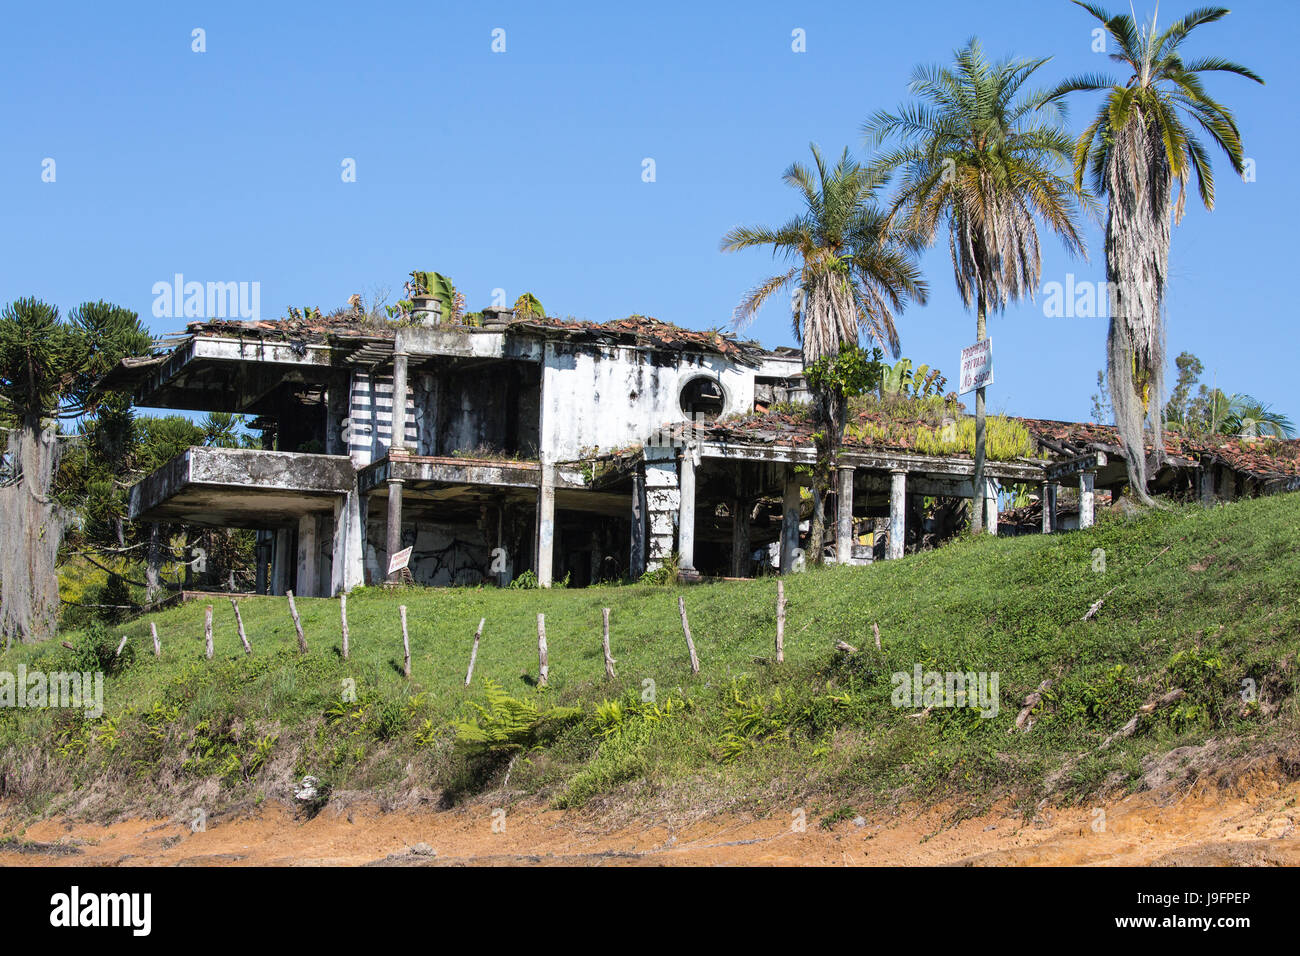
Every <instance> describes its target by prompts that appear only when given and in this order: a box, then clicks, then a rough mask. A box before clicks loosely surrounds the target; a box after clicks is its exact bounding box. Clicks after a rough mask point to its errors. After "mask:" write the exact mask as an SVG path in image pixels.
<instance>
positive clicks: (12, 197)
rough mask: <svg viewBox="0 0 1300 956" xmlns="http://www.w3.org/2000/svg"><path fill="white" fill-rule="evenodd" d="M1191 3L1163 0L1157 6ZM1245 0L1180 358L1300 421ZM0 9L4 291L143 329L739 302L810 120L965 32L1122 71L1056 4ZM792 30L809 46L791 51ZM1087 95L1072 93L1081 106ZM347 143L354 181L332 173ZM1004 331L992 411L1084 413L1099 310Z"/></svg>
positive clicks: (936, 353)
mask: <svg viewBox="0 0 1300 956" xmlns="http://www.w3.org/2000/svg"><path fill="white" fill-rule="evenodd" d="M1104 5H1107V6H1109V7H1111V8H1114V9H1119V8H1120V7H1121V6H1122V7H1123V8H1124V9H1127V7H1128V2H1127V0H1123V2H1122V3H1121V2H1120V0H1105V2H1104ZM1151 5H1152V4H1151V3H1150V0H1143V3H1142V6H1143V7H1146V8H1147V9H1150V7H1151ZM1195 5H1199V4H1195V3H1188V2H1171V0H1165V2H1163V3H1162V4H1161V6H1160V17H1161V21H1162V22H1169V21H1170V20H1172V18H1173V17H1174V16H1176V15H1181V14H1182V13H1184V12H1186V11H1187V10H1188V9H1190V8H1191V7H1192V6H1195ZM1233 6H1234V10H1233V13H1232V14H1231V15H1230V16H1229V17H1228V18H1227V19H1226V20H1224V21H1222V22H1220V23H1217V24H1211V25H1209V26H1206V27H1202V28H1199V29H1198V30H1197V31H1196V33H1195V34H1194V35H1193V37H1192V38H1191V39H1190V40H1189V41H1188V44H1187V46H1186V49H1188V50H1190V51H1193V52H1195V53H1197V54H1217V55H1222V56H1225V57H1228V58H1230V59H1235V60H1239V61H1240V62H1243V63H1245V64H1246V65H1248V66H1250V67H1252V68H1253V69H1255V70H1256V71H1257V72H1259V73H1260V74H1262V75H1263V76H1264V78H1265V79H1266V80H1267V81H1268V85H1267V86H1265V87H1259V86H1257V85H1256V84H1253V83H1250V82H1248V81H1246V80H1243V79H1240V78H1238V77H1233V76H1230V75H1227V74H1222V75H1216V76H1213V77H1211V79H1210V81H1209V82H1210V86H1211V90H1212V92H1213V93H1214V94H1217V95H1218V96H1219V98H1221V99H1222V100H1223V101H1224V102H1226V103H1227V104H1229V105H1230V106H1231V107H1233V108H1234V109H1235V111H1236V113H1237V117H1238V120H1239V122H1240V125H1241V128H1242V130H1243V135H1244V140H1245V146H1246V154H1247V155H1248V156H1250V157H1251V158H1253V159H1254V160H1255V161H1256V169H1257V180H1256V181H1255V182H1253V183H1249V184H1246V183H1243V182H1242V181H1241V180H1240V178H1238V177H1236V176H1234V175H1233V173H1232V170H1231V168H1230V167H1229V166H1228V165H1227V163H1226V162H1225V161H1223V160H1221V159H1219V158H1218V157H1217V156H1216V160H1215V169H1216V174H1217V180H1218V187H1219V188H1218V206H1217V208H1216V210H1215V211H1214V213H1213V214H1209V215H1207V214H1206V213H1205V212H1204V211H1203V210H1201V209H1200V207H1199V206H1197V205H1192V204H1189V212H1188V215H1187V217H1186V219H1185V220H1184V221H1183V224H1182V225H1181V226H1180V227H1178V228H1177V229H1176V230H1175V235H1174V240H1173V255H1172V261H1171V276H1172V278H1171V284H1170V295H1169V327H1170V334H1169V348H1170V356H1171V359H1172V356H1173V355H1176V354H1177V353H1178V352H1179V351H1181V350H1184V349H1188V350H1191V351H1193V352H1195V353H1196V354H1197V355H1199V356H1200V357H1201V359H1202V360H1203V361H1204V362H1205V365H1206V369H1207V373H1206V378H1207V379H1209V378H1210V376H1211V374H1212V373H1217V381H1218V383H1219V384H1220V386H1222V387H1225V388H1226V389H1227V390H1230V391H1233V390H1239V391H1249V392H1252V393H1254V394H1255V395H1256V396H1257V397H1259V398H1262V399H1264V400H1266V401H1268V402H1271V403H1274V404H1275V405H1277V406H1279V407H1280V408H1282V409H1283V410H1284V411H1288V412H1290V414H1291V415H1292V416H1297V415H1300V389H1297V385H1296V382H1297V374H1296V370H1295V365H1296V359H1297V357H1298V356H1297V352H1298V351H1300V350H1297V349H1296V347H1295V345H1294V342H1295V332H1294V325H1293V323H1294V321H1295V312H1296V309H1295V304H1294V300H1293V299H1292V297H1291V293H1292V291H1293V289H1294V287H1293V284H1292V283H1293V282H1294V281H1295V274H1296V265H1295V248H1296V242H1295V239H1294V234H1293V233H1292V232H1291V229H1290V227H1289V226H1288V225H1287V224H1290V225H1292V226H1293V225H1294V224H1295V222H1296V220H1297V212H1298V211H1300V210H1298V209H1297V206H1298V205H1300V203H1298V201H1297V200H1298V199H1300V177H1297V175H1296V165H1295V157H1296V156H1297V155H1300V134H1298V133H1297V123H1296V105H1295V104H1296V103H1297V101H1298V100H1300V90H1297V83H1296V79H1295V77H1296V70H1295V65H1294V59H1293V55H1292V54H1293V51H1294V48H1295V38H1296V36H1297V34H1298V33H1300V29H1298V28H1300V3H1295V2H1293V0H1241V2H1238V3H1236V4H1234V5H1233ZM1141 12H1142V11H1141V8H1139V13H1141ZM0 16H2V17H3V20H2V22H0V77H2V79H3V85H2V87H0V120H2V121H3V130H4V147H3V149H2V150H0V224H2V226H3V228H2V229H0V300H4V301H8V300H10V299H13V298H15V297H18V296H23V295H35V296H39V297H41V298H45V299H47V300H50V301H53V302H55V303H57V304H58V305H59V306H60V307H61V308H62V309H64V310H65V311H66V310H67V309H69V308H71V307H73V306H74V305H76V304H77V303H79V302H81V301H83V300H86V299H98V298H104V299H108V300H110V301H113V302H117V303H119V304H122V305H126V306H129V307H130V308H133V309H136V310H137V311H139V312H140V313H141V314H142V315H144V316H147V317H149V318H150V321H151V323H152V325H153V327H154V328H155V330H156V331H158V332H163V331H169V330H172V329H178V328H180V327H182V326H183V323H184V320H182V319H177V320H153V319H152V317H151V306H152V303H153V294H152V291H151V290H152V287H153V284H154V283H155V282H158V281H169V280H170V279H171V277H172V275H173V274H174V273H177V272H180V273H183V274H184V275H185V277H186V278H187V279H189V280H198V281H205V282H206V281H250V282H251V281H257V282H260V283H261V290H262V315H263V317H265V318H270V317H275V316H278V315H282V314H284V310H285V308H286V307H287V306H289V305H299V306H301V305H318V306H319V307H321V308H322V309H325V310H328V309H329V308H332V307H335V306H339V305H342V304H344V303H345V301H346V299H347V297H348V296H349V295H350V294H351V293H353V292H361V293H363V294H366V293H369V292H370V291H371V290H372V289H373V288H374V287H376V286H388V287H390V288H391V289H392V291H393V292H394V293H398V292H400V289H401V285H402V282H403V281H404V279H405V276H406V273H407V272H409V271H410V270H411V269H414V268H419V269H434V270H437V271H440V272H444V273H447V274H448V275H450V276H451V277H452V278H453V279H454V280H455V282H456V284H457V286H458V287H459V288H460V289H461V290H462V291H464V292H465V293H466V295H467V298H468V301H469V306H470V308H472V309H473V308H481V307H482V306H484V305H488V304H490V299H491V296H492V290H493V289H495V288H498V287H499V288H503V289H504V290H505V291H506V294H507V296H508V299H509V301H511V302H513V301H514V298H515V297H516V296H517V295H518V294H519V293H521V292H523V291H531V292H533V293H535V294H536V295H537V296H538V297H539V298H540V299H541V301H542V302H543V303H545V305H546V306H547V309H548V311H549V312H551V313H552V314H556V315H562V316H564V315H572V316H577V317H581V318H586V319H592V320H600V321H603V320H606V319H610V318H618V317H621V316H625V315H628V314H629V313H632V312H640V313H644V314H649V315H655V316H658V317H660V318H663V319H667V320H669V321H673V322H676V323H679V324H682V325H686V326H692V327H696V328H706V327H713V326H719V325H723V324H725V323H726V322H728V321H729V318H730V314H731V310H732V308H733V307H734V306H735V304H736V302H737V301H738V299H739V298H740V296H741V295H742V293H743V292H744V291H745V290H746V289H748V288H749V287H750V286H751V285H753V284H754V283H755V282H756V281H757V280H759V279H760V278H762V277H764V276H765V275H768V274H770V270H771V268H772V263H771V259H770V257H768V256H767V255H765V254H764V253H761V252H749V253H739V254H732V255H723V254H722V253H720V252H719V251H718V240H719V238H720V237H721V236H722V234H723V233H724V232H725V231H726V230H727V229H729V228H730V227H732V226H734V225H736V224H738V223H777V222H780V221H782V220H784V219H785V218H787V217H788V216H789V215H791V214H792V213H793V212H795V211H796V209H797V203H796V197H795V195H794V193H793V192H792V191H791V190H789V189H788V187H786V186H784V185H783V184H782V183H781V181H780V175H781V173H782V171H783V170H784V169H785V167H786V166H787V165H788V164H789V163H790V162H791V161H792V160H795V159H804V158H806V157H807V155H808V143H809V142H810V141H816V142H817V143H819V144H820V145H821V146H822V148H823V149H824V150H825V151H827V152H838V151H839V150H840V149H841V148H842V147H844V146H846V145H847V146H850V147H851V148H852V149H853V151H854V152H855V153H856V154H858V155H860V156H864V155H865V150H864V147H863V144H862V141H861V134H860V127H861V124H862V122H863V121H864V120H865V119H866V118H867V116H868V115H869V114H870V113H871V112H872V111H873V110H875V109H877V108H880V107H890V108H892V107H894V106H896V105H897V104H898V103H899V102H901V101H902V100H903V99H905V97H906V89H905V87H906V83H907V80H908V77H909V75H910V72H911V70H912V67H913V66H914V65H915V64H917V63H921V62H927V63H929V62H937V61H941V60H946V59H948V58H949V56H950V54H951V51H952V50H953V49H954V48H956V47H957V46H959V45H961V44H962V43H963V42H964V41H965V40H966V39H967V38H968V37H969V36H971V35H978V36H980V37H981V39H982V40H983V41H984V44H985V47H986V49H987V50H988V51H989V52H990V54H993V55H995V56H1002V55H1006V54H1015V55H1035V56H1045V55H1051V56H1054V58H1055V59H1054V60H1053V61H1052V63H1050V64H1049V65H1048V66H1047V67H1046V68H1045V69H1044V70H1043V71H1042V75H1043V76H1044V80H1045V81H1050V82H1055V81H1056V80H1057V79H1058V78H1060V77H1063V76H1065V75H1068V74H1072V73H1076V72H1080V71H1095V70H1098V69H1105V68H1108V66H1109V63H1108V61H1106V60H1105V58H1104V56H1102V55H1101V54H1096V53H1093V52H1092V51H1091V49H1090V47H1091V42H1092V36H1091V30H1092V28H1093V27H1094V26H1095V25H1096V24H1095V22H1094V21H1093V20H1092V19H1091V18H1090V17H1088V15H1087V14H1086V13H1084V12H1083V11H1082V10H1080V9H1078V8H1077V7H1074V6H1073V5H1071V4H1069V3H1067V2H1066V0H982V2H979V3H972V2H969V0H927V2H924V3H899V2H888V3H877V2H862V0H858V2H850V3H824V4H818V5H817V6H816V7H815V8H809V7H806V6H804V5H801V4H790V3H781V4H774V3H730V4H715V3H698V2H697V3H673V2H656V3H652V4H609V3H600V4H595V3H593V4H571V5H561V4H554V5H552V4H546V5H542V4H537V3H510V4H500V3H499V4H438V3H430V2H421V3H391V4H377V3H376V4H365V3H356V2H315V3H310V4H307V3H302V4H277V3H267V2H259V3H247V2H222V3H183V4H182V3H175V2H170V3H135V4H108V3H103V2H95V3H78V4H63V3H54V2H51V3H42V4H35V3H31V4H9V5H7V6H6V9H5V11H4V13H3V14H0ZM194 28H202V29H203V30H205V31H206V46H207V50H206V52H204V53H195V52H192V50H191V45H192V40H191V31H192V30H193V29H194ZM495 28H501V29H504V30H505V40H506V52H504V53H493V52H492V49H491V45H492V31H493V30H494V29H495ZM796 28H799V29H802V30H804V31H805V32H806V38H807V40H806V43H807V51H806V52H804V53H795V52H793V51H792V49H791V42H792V41H791V31H792V30H794V29H796ZM1090 108H1091V102H1088V103H1086V104H1085V101H1083V100H1077V101H1075V103H1074V106H1073V109H1072V113H1071V124H1072V126H1074V127H1075V128H1076V129H1077V128H1079V123H1080V121H1081V120H1082V119H1083V118H1084V115H1085V113H1087V112H1088V111H1089V110H1090ZM47 157H48V158H52V159H54V160H55V162H56V167H55V168H56V181H55V182H53V183H46V182H42V180H41V173H42V161H43V160H44V159H45V158H47ZM647 157H649V158H653V159H654V161H655V164H656V181H655V182H653V183H646V182H643V181H642V175H641V174H642V160H643V159H644V158H647ZM345 158H352V159H355V161H356V171H357V181H356V182H355V183H344V182H343V181H342V178H341V175H340V173H341V163H342V162H343V160H344V159H345ZM1089 246H1090V251H1091V262H1082V261H1071V260H1070V259H1069V258H1068V257H1067V256H1066V255H1065V254H1064V253H1063V252H1062V251H1061V249H1060V247H1059V245H1058V244H1056V243H1055V240H1051V241H1045V243H1044V261H1043V281H1044V282H1048V281H1063V280H1064V277H1065V274H1066V273H1067V272H1073V273H1075V275H1076V276H1077V277H1078V278H1080V279H1085V278H1086V279H1092V280H1098V279H1102V278H1104V272H1105V270H1104V255H1103V252H1102V232H1101V230H1100V229H1099V228H1097V227H1092V228H1090V231H1089ZM925 268H926V271H927V275H928V277H929V279H930V281H931V286H932V289H933V295H932V298H931V301H930V304H929V305H928V306H927V307H925V308H913V309H911V310H909V311H908V312H907V313H906V314H905V315H904V316H903V317H902V320H901V322H900V330H901V333H902V339H903V351H904V354H905V355H908V356H909V357H911V358H913V359H914V360H915V361H917V362H928V363H930V364H931V365H937V366H939V367H940V368H942V369H943V370H944V371H945V372H947V373H948V376H949V379H950V380H951V381H953V382H955V380H956V371H957V353H958V350H959V349H960V347H961V346H963V345H966V344H969V342H970V341H971V340H973V338H974V326H975V322H974V318H973V316H972V315H971V314H970V313H968V312H966V311H965V310H964V309H963V308H962V307H961V303H960V300H959V299H958V298H957V294H956V291H955V289H954V286H953V280H952V273H951V267H950V265H949V261H948V255H947V249H946V245H942V246H940V247H937V248H936V249H934V250H932V251H931V252H930V253H929V254H928V256H927V257H926V260H925ZM393 298H394V299H396V298H398V296H397V295H396V294H395V295H394V296H393ZM787 308H788V307H787V305H786V303H784V302H781V303H774V304H772V305H770V306H769V307H768V308H767V309H765V311H764V312H763V313H762V314H761V315H760V317H759V319H758V321H757V322H756V323H755V324H754V325H753V326H752V327H751V329H750V334H752V335H753V336H754V337H757V338H759V339H760V340H761V341H763V342H764V343H765V344H768V345H778V344H789V343H790V341H791V336H790V331H789V328H788V311H787ZM990 332H991V334H992V336H993V339H994V343H995V349H996V353H997V354H996V360H997V361H996V370H997V373H996V374H997V381H996V384H995V385H994V386H992V388H991V389H990V404H991V407H992V408H993V409H994V410H1005V411H1008V412H1011V413H1015V414H1026V415H1036V416H1042V417H1055V418H1074V419H1079V418H1086V417H1087V415H1088V412H1089V407H1090V405H1089V395H1090V394H1091V392H1092V391H1093V385H1094V376H1095V374H1096V370H1097V369H1098V368H1100V367H1101V366H1102V364H1103V350H1104V344H1105V320H1104V319H1100V318H1093V319H1079V318H1072V319H1067V318H1061V319H1048V318H1045V317H1044V315H1043V309H1042V299H1041V296H1040V299H1039V303H1038V304H1037V305H1035V304H1030V303H1026V304H1025V305H1023V306H1021V307H1017V308H1013V309H1011V310H1009V311H1008V312H1007V313H1006V314H1005V315H1001V316H995V317H994V318H993V319H992V320H991V325H990ZM1171 377H1172V376H1171Z"/></svg>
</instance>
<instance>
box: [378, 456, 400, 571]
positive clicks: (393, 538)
mask: <svg viewBox="0 0 1300 956" xmlns="http://www.w3.org/2000/svg"><path fill="white" fill-rule="evenodd" d="M401 550H402V482H401V480H400V479H392V478H390V479H389V481H388V555H387V556H386V557H385V558H384V567H383V569H382V570H383V572H384V574H386V575H387V577H388V580H389V581H391V582H393V583H394V584H396V583H397V581H398V578H399V576H400V574H401V572H400V571H398V572H396V573H394V574H388V565H389V563H390V562H391V561H392V560H393V555H395V554H396V553H397V552H398V551H401Z"/></svg>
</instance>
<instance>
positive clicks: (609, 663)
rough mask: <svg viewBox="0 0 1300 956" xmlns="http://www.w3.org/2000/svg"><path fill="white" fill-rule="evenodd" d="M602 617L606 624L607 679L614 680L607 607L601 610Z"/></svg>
mask: <svg viewBox="0 0 1300 956" xmlns="http://www.w3.org/2000/svg"><path fill="white" fill-rule="evenodd" d="M600 616H601V619H602V620H603V621H604V622H605V639H604V648H605V679H606V680H613V679H614V658H613V656H611V655H610V653H609V608H607V607H606V608H601V611H600Z"/></svg>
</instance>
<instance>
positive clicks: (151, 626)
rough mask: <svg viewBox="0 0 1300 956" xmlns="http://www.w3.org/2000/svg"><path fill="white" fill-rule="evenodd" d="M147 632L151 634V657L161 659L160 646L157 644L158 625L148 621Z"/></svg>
mask: <svg viewBox="0 0 1300 956" xmlns="http://www.w3.org/2000/svg"><path fill="white" fill-rule="evenodd" d="M149 631H150V632H151V633H152V634H153V656H154V657H162V644H160V643H158V625H157V624H155V623H154V622H153V621H150V622H149Z"/></svg>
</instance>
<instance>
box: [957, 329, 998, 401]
mask: <svg viewBox="0 0 1300 956" xmlns="http://www.w3.org/2000/svg"><path fill="white" fill-rule="evenodd" d="M992 384H993V340H992V339H985V340H984V341H983V342H976V343H975V344H974V345H969V346H967V347H966V348H964V349H962V350H961V386H960V387H959V388H958V389H957V394H959V395H964V394H966V393H967V392H973V391H975V389H977V388H983V387H984V386H985V385H992Z"/></svg>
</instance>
